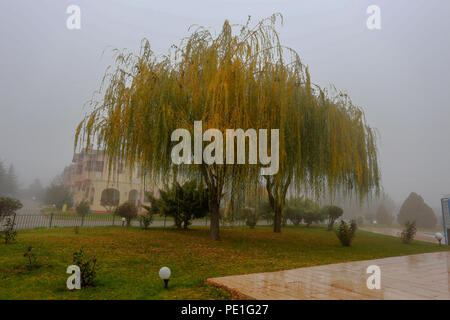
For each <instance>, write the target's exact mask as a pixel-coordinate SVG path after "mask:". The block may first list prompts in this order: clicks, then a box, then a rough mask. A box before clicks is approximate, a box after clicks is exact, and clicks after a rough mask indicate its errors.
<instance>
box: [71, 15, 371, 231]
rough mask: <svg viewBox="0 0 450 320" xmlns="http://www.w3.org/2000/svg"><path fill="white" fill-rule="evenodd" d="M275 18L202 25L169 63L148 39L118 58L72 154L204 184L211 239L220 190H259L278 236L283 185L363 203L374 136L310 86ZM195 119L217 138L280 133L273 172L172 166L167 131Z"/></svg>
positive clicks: (357, 114) (352, 112)
mask: <svg viewBox="0 0 450 320" xmlns="http://www.w3.org/2000/svg"><path fill="white" fill-rule="evenodd" d="M278 21H281V22H282V17H281V15H278V14H275V15H273V16H271V17H269V18H267V19H264V20H262V21H260V22H259V23H257V24H256V25H252V23H251V21H250V18H249V20H248V21H247V23H246V24H245V25H238V26H232V25H230V24H229V22H228V21H225V23H224V25H223V28H222V30H221V32H220V33H219V34H218V35H217V36H215V35H213V34H212V33H211V32H210V31H209V30H208V29H205V28H202V27H199V28H197V29H196V30H194V31H193V32H192V33H191V34H190V36H189V37H187V38H186V39H184V40H183V41H182V42H181V44H180V45H179V46H174V47H173V49H172V50H171V53H170V54H169V55H167V56H156V55H155V54H154V53H153V52H152V50H151V48H150V44H149V42H148V41H147V40H143V42H142V45H141V50H140V52H139V53H138V54H133V53H126V52H117V56H116V64H115V67H114V68H112V69H111V70H113V71H111V72H107V73H106V75H105V78H104V83H105V84H106V86H105V88H104V89H101V90H100V92H101V99H98V100H93V101H92V103H91V111H90V112H89V113H88V114H87V115H86V117H85V118H84V120H83V121H82V122H81V123H80V124H79V126H78V128H77V131H76V137H75V148H77V146H86V147H87V146H89V145H90V144H91V143H93V142H95V143H97V145H98V147H99V148H102V149H104V150H105V153H106V155H107V156H108V159H109V162H110V163H109V164H110V167H113V166H114V164H115V163H116V162H118V161H125V163H126V165H127V166H129V167H132V166H133V165H134V163H136V162H140V163H141V164H143V165H144V167H145V170H142V172H145V173H146V174H148V175H149V176H150V177H151V180H153V181H164V180H167V179H169V178H168V177H169V176H173V175H174V174H181V175H182V176H183V177H192V178H201V179H202V181H203V182H204V183H205V184H206V185H207V187H208V189H209V206H210V211H211V212H210V214H211V225H210V231H211V238H212V239H214V240H218V239H219V219H220V215H219V207H220V201H221V199H222V197H223V196H224V194H225V193H226V192H231V193H233V192H234V191H233V190H239V192H250V191H252V190H253V191H254V190H255V189H256V188H258V185H259V184H261V183H263V184H264V186H265V188H266V190H267V193H268V196H269V200H270V205H271V206H272V209H273V210H274V213H275V217H274V231H275V232H280V231H281V215H282V209H283V206H284V203H285V198H286V192H287V190H288V188H289V187H290V186H291V187H293V188H301V187H305V186H307V187H308V188H310V189H312V190H314V191H315V192H316V193H320V192H321V191H322V190H324V189H325V188H328V189H329V190H330V191H332V190H334V189H335V188H337V187H342V188H344V189H346V190H349V191H355V192H357V193H358V194H359V195H361V196H363V195H365V194H366V193H367V192H368V191H369V190H371V189H373V188H374V187H375V188H378V181H379V177H378V167H377V154H376V153H377V151H376V145H375V137H374V134H373V131H372V129H371V128H370V127H369V126H368V125H367V124H366V122H365V119H364V114H363V112H362V111H361V109H359V108H357V107H355V106H354V105H353V104H352V103H351V101H350V99H348V98H347V97H346V96H345V95H342V94H340V95H337V98H330V97H329V94H328V93H327V91H325V90H321V89H320V88H318V87H316V86H313V85H312V84H311V80H310V75H309V72H308V69H307V68H306V67H305V66H304V65H303V64H302V63H301V61H300V58H299V56H298V55H297V53H296V52H295V51H294V50H292V49H290V48H287V47H285V46H283V45H282V44H281V43H280V39H279V37H278V33H277V31H276V26H277V23H278ZM236 29H238V30H239V31H238V32H234V30H236ZM194 121H202V126H203V130H207V129H209V128H215V129H218V130H221V132H225V130H226V129H230V128H241V129H243V130H247V129H249V128H253V129H267V130H268V132H270V130H271V129H279V170H278V172H277V173H276V174H275V175H272V176H261V174H260V169H261V167H262V166H261V164H256V165H254V164H248V161H247V162H246V164H236V163H237V161H234V164H230V163H225V164H220V163H217V162H215V163H212V164H205V163H201V164H180V165H174V163H173V162H172V159H171V150H172V148H173V146H174V144H175V143H174V142H173V141H171V134H172V132H173V131H174V130H175V129H178V128H185V129H187V130H189V132H190V133H191V136H193V135H194ZM211 143H214V142H211ZM216 152H217V151H216ZM269 152H272V150H270V148H269ZM248 153H249V148H246V157H247V158H246V159H248ZM190 156H191V155H190ZM234 156H235V157H236V152H234Z"/></svg>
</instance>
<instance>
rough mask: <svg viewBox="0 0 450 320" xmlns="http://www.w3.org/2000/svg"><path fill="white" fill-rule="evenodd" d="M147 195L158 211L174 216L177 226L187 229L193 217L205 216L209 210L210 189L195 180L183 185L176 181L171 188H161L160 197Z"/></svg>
mask: <svg viewBox="0 0 450 320" xmlns="http://www.w3.org/2000/svg"><path fill="white" fill-rule="evenodd" d="M147 196H148V198H149V200H150V202H151V204H152V208H153V207H155V208H157V213H161V214H164V215H168V216H172V217H173V218H174V220H175V225H176V226H177V228H181V227H184V228H185V229H187V227H188V226H189V225H190V224H191V220H192V219H195V218H202V217H205V216H206V214H207V213H208V211H209V201H208V199H209V197H208V190H207V189H206V188H204V187H203V185H201V184H197V182H196V181H195V180H193V181H188V182H185V183H184V184H182V185H181V184H179V183H178V182H175V183H174V184H173V186H172V187H171V188H166V190H160V198H159V199H156V198H155V197H153V196H152V195H151V194H147Z"/></svg>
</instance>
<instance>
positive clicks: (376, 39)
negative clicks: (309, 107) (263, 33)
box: [0, 0, 450, 207]
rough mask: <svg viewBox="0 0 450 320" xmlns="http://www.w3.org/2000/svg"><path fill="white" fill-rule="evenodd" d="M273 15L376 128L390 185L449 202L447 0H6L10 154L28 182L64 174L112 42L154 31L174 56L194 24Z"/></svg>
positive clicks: (316, 71)
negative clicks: (77, 15)
mask: <svg viewBox="0 0 450 320" xmlns="http://www.w3.org/2000/svg"><path fill="white" fill-rule="evenodd" d="M70 4H76V5H79V6H80V8H81V30H69V29H67V27H66V19H67V17H68V16H69V15H68V14H66V8H67V7H68V6H69V5H70ZM371 4H376V5H379V7H380V8H381V29H380V30H369V29H368V28H367V27H366V20H367V17H368V14H367V13H366V9H367V7H368V6H369V5H371ZM275 12H280V13H282V14H283V16H284V25H283V26H282V27H280V28H279V31H280V36H281V39H282V41H283V42H284V44H285V45H287V46H290V47H291V48H293V49H295V50H296V51H297V52H299V54H300V56H301V58H302V60H303V62H304V63H305V64H307V65H308V66H309V68H310V72H311V76H312V80H313V82H315V83H317V84H319V85H321V86H328V85H330V84H333V85H335V86H336V87H337V88H338V89H342V90H345V91H346V92H348V93H349V95H350V96H351V97H352V100H353V102H354V103H355V104H357V105H360V106H361V107H363V109H364V110H365V111H366V117H367V120H368V122H369V123H370V125H371V126H373V127H375V128H377V130H378V134H379V141H378V142H379V159H380V164H381V173H382V184H383V187H384V190H385V192H387V193H388V194H389V195H390V196H391V197H392V198H393V199H394V200H395V201H397V202H401V201H403V200H404V199H405V198H406V197H407V196H408V194H409V193H410V192H412V191H414V192H416V193H419V194H421V195H422V196H423V197H424V199H425V201H426V202H428V203H429V204H430V206H432V207H437V206H439V198H440V196H441V195H442V194H448V193H450V165H449V159H450V138H449V136H450V135H449V133H448V132H449V126H448V124H449V123H450V104H449V101H450V86H449V82H450V81H449V75H450V62H449V60H448V59H449V57H450V41H449V35H450V2H448V1H447V0H441V1H417V0H415V1H411V0H404V1H392V0H389V1H381V0H371V1H361V0H354V1H348V0H340V1H335V0H333V1H315V0H307V1H269V0H266V1H264V0H261V1H256V0H255V1H253V0H252V1H250V0H237V1H220V2H219V1H206V0H205V1H196V0H191V1H172V0H168V1H154V2H151V1H144V0H142V1H137V0H134V1H132V0H122V1H118V0H87V1H81V0H71V1H54V0H53V1H44V0H29V1H19V0H15V1H12V0H9V1H8V0H6V1H2V2H0V41H1V53H0V54H1V59H0V70H1V74H0V160H1V161H3V162H4V163H5V164H6V165H9V164H10V163H13V164H14V166H15V169H16V172H17V174H18V177H19V182H20V185H21V187H26V186H27V185H28V184H29V183H30V182H31V181H32V180H33V179H35V178H39V179H41V181H42V182H43V183H44V184H47V183H49V181H51V179H53V177H54V176H55V175H57V174H58V173H60V172H61V171H62V170H63V168H64V167H65V166H66V165H68V164H69V163H70V162H71V160H72V155H73V139H74V132H75V127H76V125H77V124H78V122H79V121H80V120H81V119H82V116H83V114H84V113H85V112H86V111H88V110H87V109H86V108H83V105H84V104H85V102H86V101H88V100H89V99H90V98H91V96H92V94H93V92H94V91H95V90H97V89H98V88H99V85H100V81H101V78H102V76H103V74H104V72H105V69H106V67H107V66H108V65H109V64H111V63H112V62H113V60H112V54H111V49H112V48H128V49H130V50H133V51H136V50H138V48H139V44H140V40H141V39H142V38H144V37H146V38H148V39H149V40H150V43H151V45H152V47H153V50H154V51H155V52H156V53H167V51H168V49H169V47H170V45H171V44H174V43H175V44H178V43H179V41H180V39H181V38H182V37H184V36H186V35H187V34H188V27H189V26H190V25H193V24H199V25H204V26H210V27H212V28H214V29H216V30H219V29H220V28H221V26H222V24H223V22H224V20H225V19H229V20H230V22H231V23H245V21H246V19H247V16H248V15H251V16H252V18H253V19H254V20H255V21H257V20H259V19H261V18H264V17H267V16H269V15H271V14H272V13H275Z"/></svg>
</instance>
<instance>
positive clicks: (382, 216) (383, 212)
mask: <svg viewBox="0 0 450 320" xmlns="http://www.w3.org/2000/svg"><path fill="white" fill-rule="evenodd" d="M375 217H376V220H377V223H378V224H387V225H390V224H392V222H393V221H394V217H393V216H392V215H391V214H390V213H389V212H388V211H387V209H386V207H385V206H384V205H383V204H380V205H379V207H378V209H377V213H376V215H375Z"/></svg>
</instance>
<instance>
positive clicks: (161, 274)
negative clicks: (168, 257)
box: [159, 267, 170, 289]
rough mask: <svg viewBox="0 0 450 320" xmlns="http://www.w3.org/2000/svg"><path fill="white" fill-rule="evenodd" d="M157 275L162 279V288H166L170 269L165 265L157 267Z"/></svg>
mask: <svg viewBox="0 0 450 320" xmlns="http://www.w3.org/2000/svg"><path fill="white" fill-rule="evenodd" d="M159 277H160V278H161V279H163V280H164V288H166V289H167V287H168V284H169V278H170V269H169V268H167V267H162V268H161V269H159Z"/></svg>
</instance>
